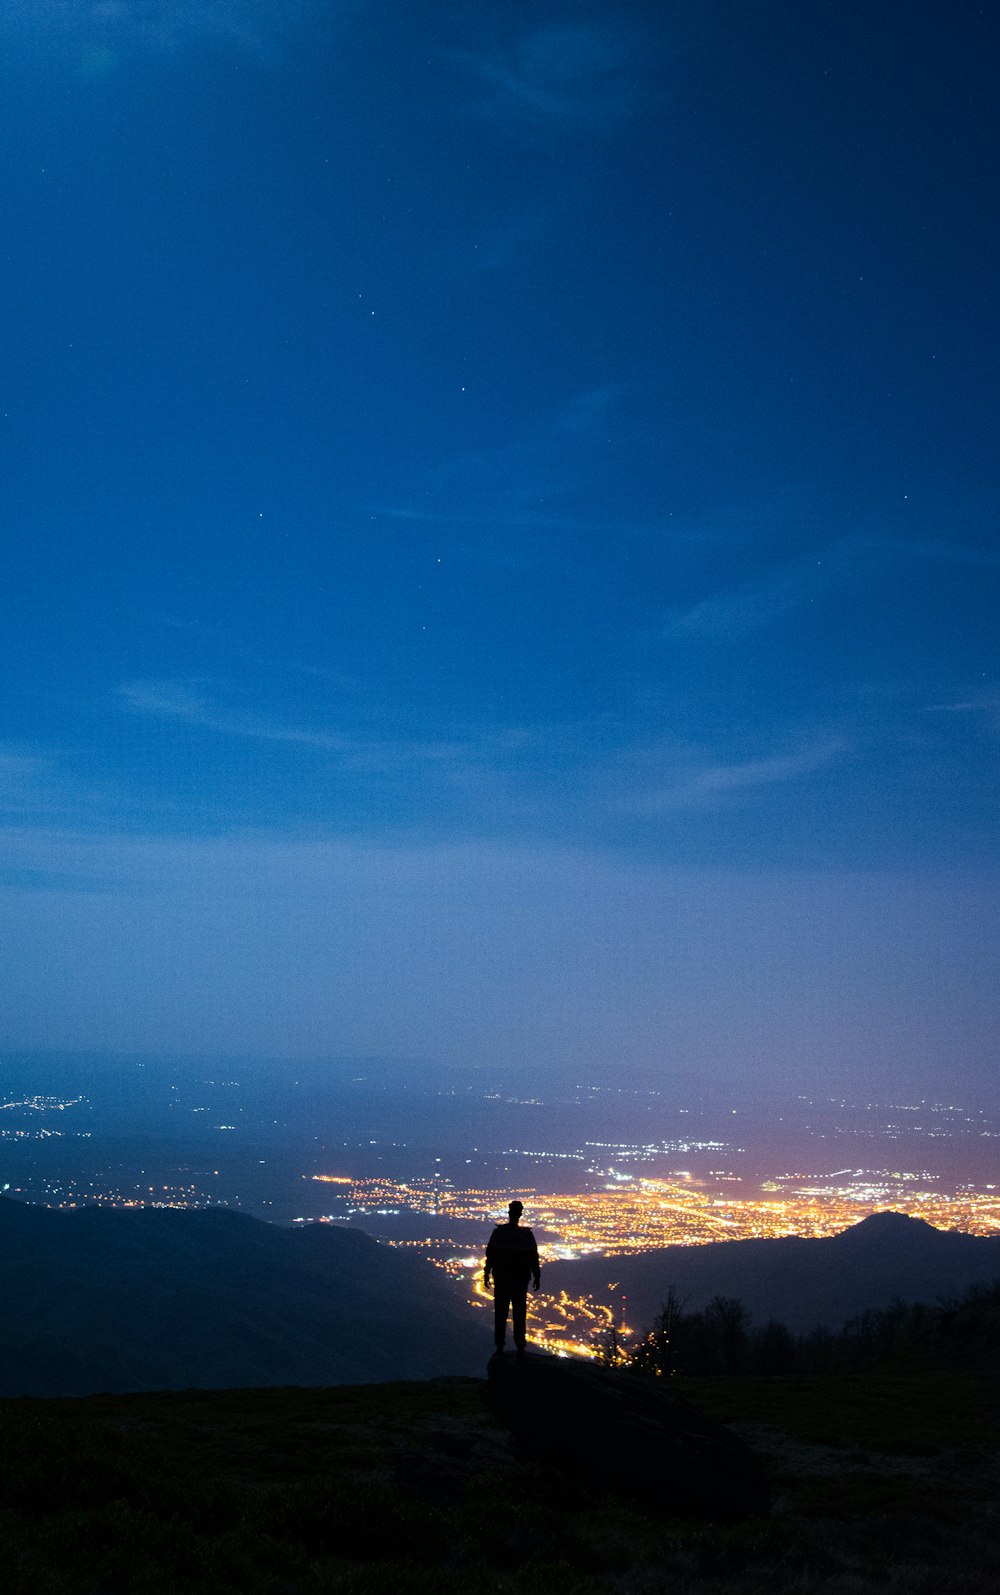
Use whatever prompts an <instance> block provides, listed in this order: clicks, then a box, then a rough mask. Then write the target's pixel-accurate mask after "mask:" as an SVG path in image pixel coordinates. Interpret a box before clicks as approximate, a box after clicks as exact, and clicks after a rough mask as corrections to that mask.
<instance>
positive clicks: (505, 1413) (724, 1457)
mask: <svg viewBox="0 0 1000 1595" xmlns="http://www.w3.org/2000/svg"><path fill="white" fill-rule="evenodd" d="M485 1395H486V1401H487V1403H488V1405H489V1407H490V1409H491V1411H492V1412H493V1413H494V1414H495V1415H496V1417H497V1418H498V1419H499V1421H500V1422H501V1423H502V1424H503V1425H504V1427H505V1428H507V1429H509V1431H510V1433H511V1438H512V1440H513V1444H514V1449H515V1452H516V1454H517V1455H518V1456H519V1457H520V1458H521V1459H522V1460H525V1461H534V1462H541V1463H544V1464H546V1465H548V1466H551V1467H555V1468H558V1469H559V1470H560V1471H561V1472H562V1473H564V1474H565V1475H566V1476H567V1477H568V1478H570V1479H572V1480H574V1481H576V1483H577V1484H578V1485H579V1486H580V1487H581V1488H582V1489H584V1490H586V1491H590V1492H595V1491H596V1492H597V1493H604V1492H607V1491H609V1490H610V1491H615V1492H616V1493H619V1494H621V1495H623V1496H624V1497H625V1498H626V1499H628V1500H630V1501H632V1502H634V1503H636V1504H640V1505H642V1506H644V1507H645V1508H647V1509H651V1510H653V1511H654V1512H657V1513H660V1514H662V1515H664V1516H680V1517H699V1518H705V1519H708V1520H710V1521H713V1522H730V1521H734V1520H738V1519H740V1518H744V1517H747V1516H749V1515H750V1514H752V1513H765V1512H767V1510H768V1507H769V1502H770V1491H769V1488H768V1483H767V1478H766V1476H765V1473H764V1469H763V1466H762V1464H761V1462H760V1460H759V1458H758V1457H757V1456H756V1455H755V1454H754V1452H753V1451H752V1450H751V1449H750V1447H749V1446H747V1445H745V1444H744V1443H743V1442H742V1441H741V1440H739V1439H737V1437H736V1435H734V1434H733V1433H732V1431H731V1430H729V1429H726V1428H724V1427H723V1426H722V1424H720V1423H715V1422H714V1421H713V1420H712V1419H711V1418H708V1417H706V1416H705V1414H704V1413H703V1412H700V1411H699V1410H698V1409H697V1407H694V1406H692V1405H691V1404H690V1402H687V1401H684V1400H682V1399H681V1398H680V1397H679V1396H677V1395H675V1394H673V1393H672V1392H670V1391H668V1390H664V1389H662V1388H660V1386H659V1381H657V1380H654V1379H643V1378H641V1377H638V1376H636V1375H633V1374H628V1373H622V1372H611V1371H610V1370H609V1369H607V1368H602V1367H600V1366H598V1365H596V1364H594V1363H588V1362H583V1361H582V1360H580V1359H578V1358H568V1357H567V1358H559V1357H550V1356H546V1355H545V1354H544V1353H538V1352H529V1353H528V1355H527V1356H526V1357H524V1358H523V1359H522V1358H515V1357H495V1358H494V1359H493V1360H492V1361H491V1363H490V1365H489V1379H488V1381H487V1385H486V1392H485Z"/></svg>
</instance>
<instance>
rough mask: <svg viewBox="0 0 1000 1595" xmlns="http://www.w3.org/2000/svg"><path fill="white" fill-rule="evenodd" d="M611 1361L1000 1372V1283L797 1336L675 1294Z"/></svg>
mask: <svg viewBox="0 0 1000 1595" xmlns="http://www.w3.org/2000/svg"><path fill="white" fill-rule="evenodd" d="M613 1353H614V1354H613V1355H612V1356H607V1357H606V1359H605V1360H607V1361H609V1362H612V1363H613V1364H615V1365H617V1366H619V1367H621V1366H628V1367H631V1368H633V1369H634V1370H636V1371H637V1372H640V1373H652V1374H656V1375H661V1376H662V1375H670V1374H691V1375H699V1376H701V1375H705V1374H794V1373H803V1374H817V1373H824V1374H825V1373H853V1372H858V1371H860V1370H862V1369H864V1368H870V1367H873V1366H874V1365H875V1364H876V1363H880V1362H884V1361H885V1360H886V1359H887V1358H893V1359H896V1360H904V1359H909V1360H913V1361H915V1362H919V1363H921V1364H925V1365H926V1364H932V1365H935V1366H955V1367H985V1366H997V1365H1000V1280H995V1281H994V1282H993V1283H992V1284H990V1285H977V1286H973V1287H972V1289H971V1290H969V1291H967V1292H966V1294H965V1295H964V1296H962V1297H960V1298H959V1299H957V1300H955V1301H941V1302H938V1303H937V1305H935V1306H927V1305H925V1304H922V1303H919V1302H918V1303H913V1302H903V1301H898V1300H897V1301H893V1302H891V1303H890V1304H889V1306H888V1307H877V1308H871V1309H869V1311H867V1312H864V1313H861V1314H860V1315H859V1316H858V1317H857V1318H851V1319H848V1321H847V1322H846V1323H845V1324H844V1325H843V1327H842V1328H841V1329H839V1330H831V1329H822V1328H817V1329H813V1330H811V1331H810V1332H809V1333H808V1334H794V1333H793V1332H792V1331H791V1330H790V1329H789V1328H788V1326H787V1325H786V1324H783V1323H779V1322H778V1321H777V1320H776V1319H769V1320H768V1322H766V1323H764V1324H759V1325H755V1324H754V1323H753V1322H752V1320H751V1317H750V1314H749V1313H748V1312H747V1310H746V1308H745V1307H744V1306H743V1303H742V1302H740V1301H737V1300H736V1299H735V1298H733V1297H731V1296H715V1297H713V1298H712V1300H711V1301H710V1302H709V1303H708V1305H707V1306H706V1307H704V1308H702V1309H701V1310H700V1311H698V1312H688V1311H687V1303H686V1302H685V1301H682V1300H681V1299H680V1298H679V1297H678V1296H677V1294H676V1292H675V1291H674V1289H673V1287H671V1289H670V1291H669V1293H668V1295H667V1299H666V1301H665V1302H664V1303H663V1305H662V1307H661V1308H660V1311H659V1312H658V1313H657V1315H656V1318H655V1319H654V1320H653V1323H652V1324H651V1325H650V1327H649V1329H648V1330H647V1332H646V1334H645V1335H644V1336H642V1337H641V1339H640V1340H639V1342H638V1343H637V1344H636V1345H634V1346H630V1347H629V1348H628V1350H627V1351H626V1349H625V1347H624V1345H623V1342H622V1339H621V1337H620V1336H618V1335H616V1336H615V1346H614V1348H613Z"/></svg>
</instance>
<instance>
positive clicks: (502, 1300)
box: [493, 1274, 510, 1351]
mask: <svg viewBox="0 0 1000 1595" xmlns="http://www.w3.org/2000/svg"><path fill="white" fill-rule="evenodd" d="M509 1310H510V1286H509V1284H508V1283H507V1282H506V1280H500V1279H498V1278H497V1276H496V1275H495V1274H494V1275H493V1342H494V1344H495V1346H496V1348H497V1351H503V1343H504V1340H505V1339H506V1338H507V1314H508V1312H509Z"/></svg>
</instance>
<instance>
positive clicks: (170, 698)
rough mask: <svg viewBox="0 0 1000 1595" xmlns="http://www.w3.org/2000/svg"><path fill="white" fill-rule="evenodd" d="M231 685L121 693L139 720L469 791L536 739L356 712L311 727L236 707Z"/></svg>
mask: <svg viewBox="0 0 1000 1595" xmlns="http://www.w3.org/2000/svg"><path fill="white" fill-rule="evenodd" d="M224 692H225V684H224V683H211V684H208V683H205V682H200V681H194V682H190V681H146V680H141V681H130V682H126V683H124V685H122V686H121V687H120V688H119V691H118V695H119V701H120V702H121V703H123V704H124V706H125V707H126V708H127V709H128V710H130V711H131V712H132V713H134V714H139V715H148V716H151V717H153V718H154V719H158V720H164V719H166V720H178V721H183V722H184V723H186V724H188V725H191V726H196V727H199V728H200V729H202V730H204V731H209V732H217V733H219V734H220V735H223V736H227V737H241V738H248V739H250V740H253V741H257V742H273V743H284V744H288V745H291V746H300V747H304V748H312V749H315V750H316V751H318V752H320V753H328V754H331V755H333V756H334V757H335V759H336V760H337V761H338V762H339V763H340V765H341V766H342V767H343V768H345V769H349V770H352V771H355V772H359V773H364V774H368V775H386V776H389V775H395V774H412V773H413V772H414V771H416V770H419V769H423V770H424V771H434V772H435V773H436V774H438V775H439V776H440V777H441V778H442V779H444V780H447V781H449V782H451V783H453V784H458V785H462V784H465V783H467V782H468V781H470V780H472V779H474V778H477V777H481V776H482V775H483V773H484V771H486V770H488V769H490V768H491V767H497V768H498V767H499V765H500V764H501V763H502V762H503V761H504V760H506V759H508V758H510V757H516V758H519V757H521V756H523V754H524V751H525V745H526V741H527V740H529V739H530V738H531V737H532V736H533V733H531V732H530V731H526V730H522V729H520V728H516V727H515V728H497V729H487V730H477V731H468V732H466V733H462V732H459V733H456V734H455V735H452V736H448V735H443V736H434V735H428V736H415V735H409V736H407V735H393V734H391V733H389V732H387V731H386V729H385V727H384V726H381V725H379V724H378V716H377V714H376V713H375V712H374V711H369V712H367V713H366V711H365V709H364V707H363V706H355V707H353V708H352V710H351V712H350V719H351V721H352V724H351V725H350V727H349V728H346V729H340V728H338V727H335V726H319V727H314V726H305V725H302V724H299V723H296V722H294V721H287V720H283V719H280V718H278V717H276V716H274V715H272V714H267V713H263V712H260V711H256V710H250V709H242V708H240V707H230V706H228V705H227V704H226V702H225V699H224Z"/></svg>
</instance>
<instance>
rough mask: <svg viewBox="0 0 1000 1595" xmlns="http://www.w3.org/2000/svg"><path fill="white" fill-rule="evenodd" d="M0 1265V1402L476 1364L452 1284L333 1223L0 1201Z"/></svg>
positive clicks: (476, 1347) (476, 1338)
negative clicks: (298, 1225)
mask: <svg viewBox="0 0 1000 1595" xmlns="http://www.w3.org/2000/svg"><path fill="white" fill-rule="evenodd" d="M0 1258H2V1267H3V1279H4V1286H5V1291H4V1297H5V1300H4V1308H3V1312H2V1313H0V1395H46V1396H50V1395H87V1394H92V1393H96V1392H98V1391H118V1392H125V1391H136V1390H168V1389H174V1390H176V1389H184V1388H190V1387H200V1388H229V1387H234V1386H263V1385H326V1384H341V1383H351V1384H353V1383H368V1382H376V1381H379V1380H385V1379H424V1378H434V1377H437V1376H439V1375H442V1374H455V1373H474V1372H479V1370H480V1368H481V1365H482V1361H483V1348H484V1344H485V1342H484V1332H483V1330H482V1328H481V1327H479V1326H477V1324H476V1323H475V1322H474V1321H472V1320H471V1319H470V1316H469V1313H468V1309H467V1308H466V1307H465V1305H464V1303H463V1302H462V1301H461V1299H460V1298H459V1296H458V1294H457V1293H456V1292H455V1291H454V1289H453V1287H452V1285H451V1282H450V1281H449V1280H447V1279H445V1278H444V1277H443V1276H441V1275H439V1274H438V1273H437V1272H436V1271H435V1270H433V1269H431V1268H429V1267H428V1266H427V1263H426V1261H425V1260H423V1259H422V1258H417V1257H413V1256H407V1255H406V1254H404V1253H402V1252H399V1251H396V1250H394V1249H390V1248H388V1247H384V1246H378V1245H376V1243H375V1242H374V1241H373V1240H372V1239H371V1238H370V1237H369V1236H367V1235H364V1234H361V1233H359V1232H358V1231H353V1230H346V1229H340V1228H337V1227H336V1226H334V1225H328V1224H322V1225H310V1226H307V1227H305V1228H302V1229H282V1228H279V1227H278V1226H277V1225H274V1224H267V1223H264V1222H262V1221H261V1220H259V1219H255V1218H250V1217H248V1216H246V1215H245V1214H240V1213H234V1212H231V1211H229V1210H227V1209H220V1208H216V1209H208V1210H204V1209H203V1210H199V1211H194V1210H179V1209H160V1208H139V1209H129V1210H123V1209H109V1208H96V1207H91V1208H79V1209H75V1210H73V1211H70V1212H66V1211H56V1210H53V1209H50V1208H44V1207H33V1206H28V1205H27V1204H25V1203H21V1202H15V1201H10V1200H8V1199H7V1198H0ZM487 1338H488V1337H487Z"/></svg>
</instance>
